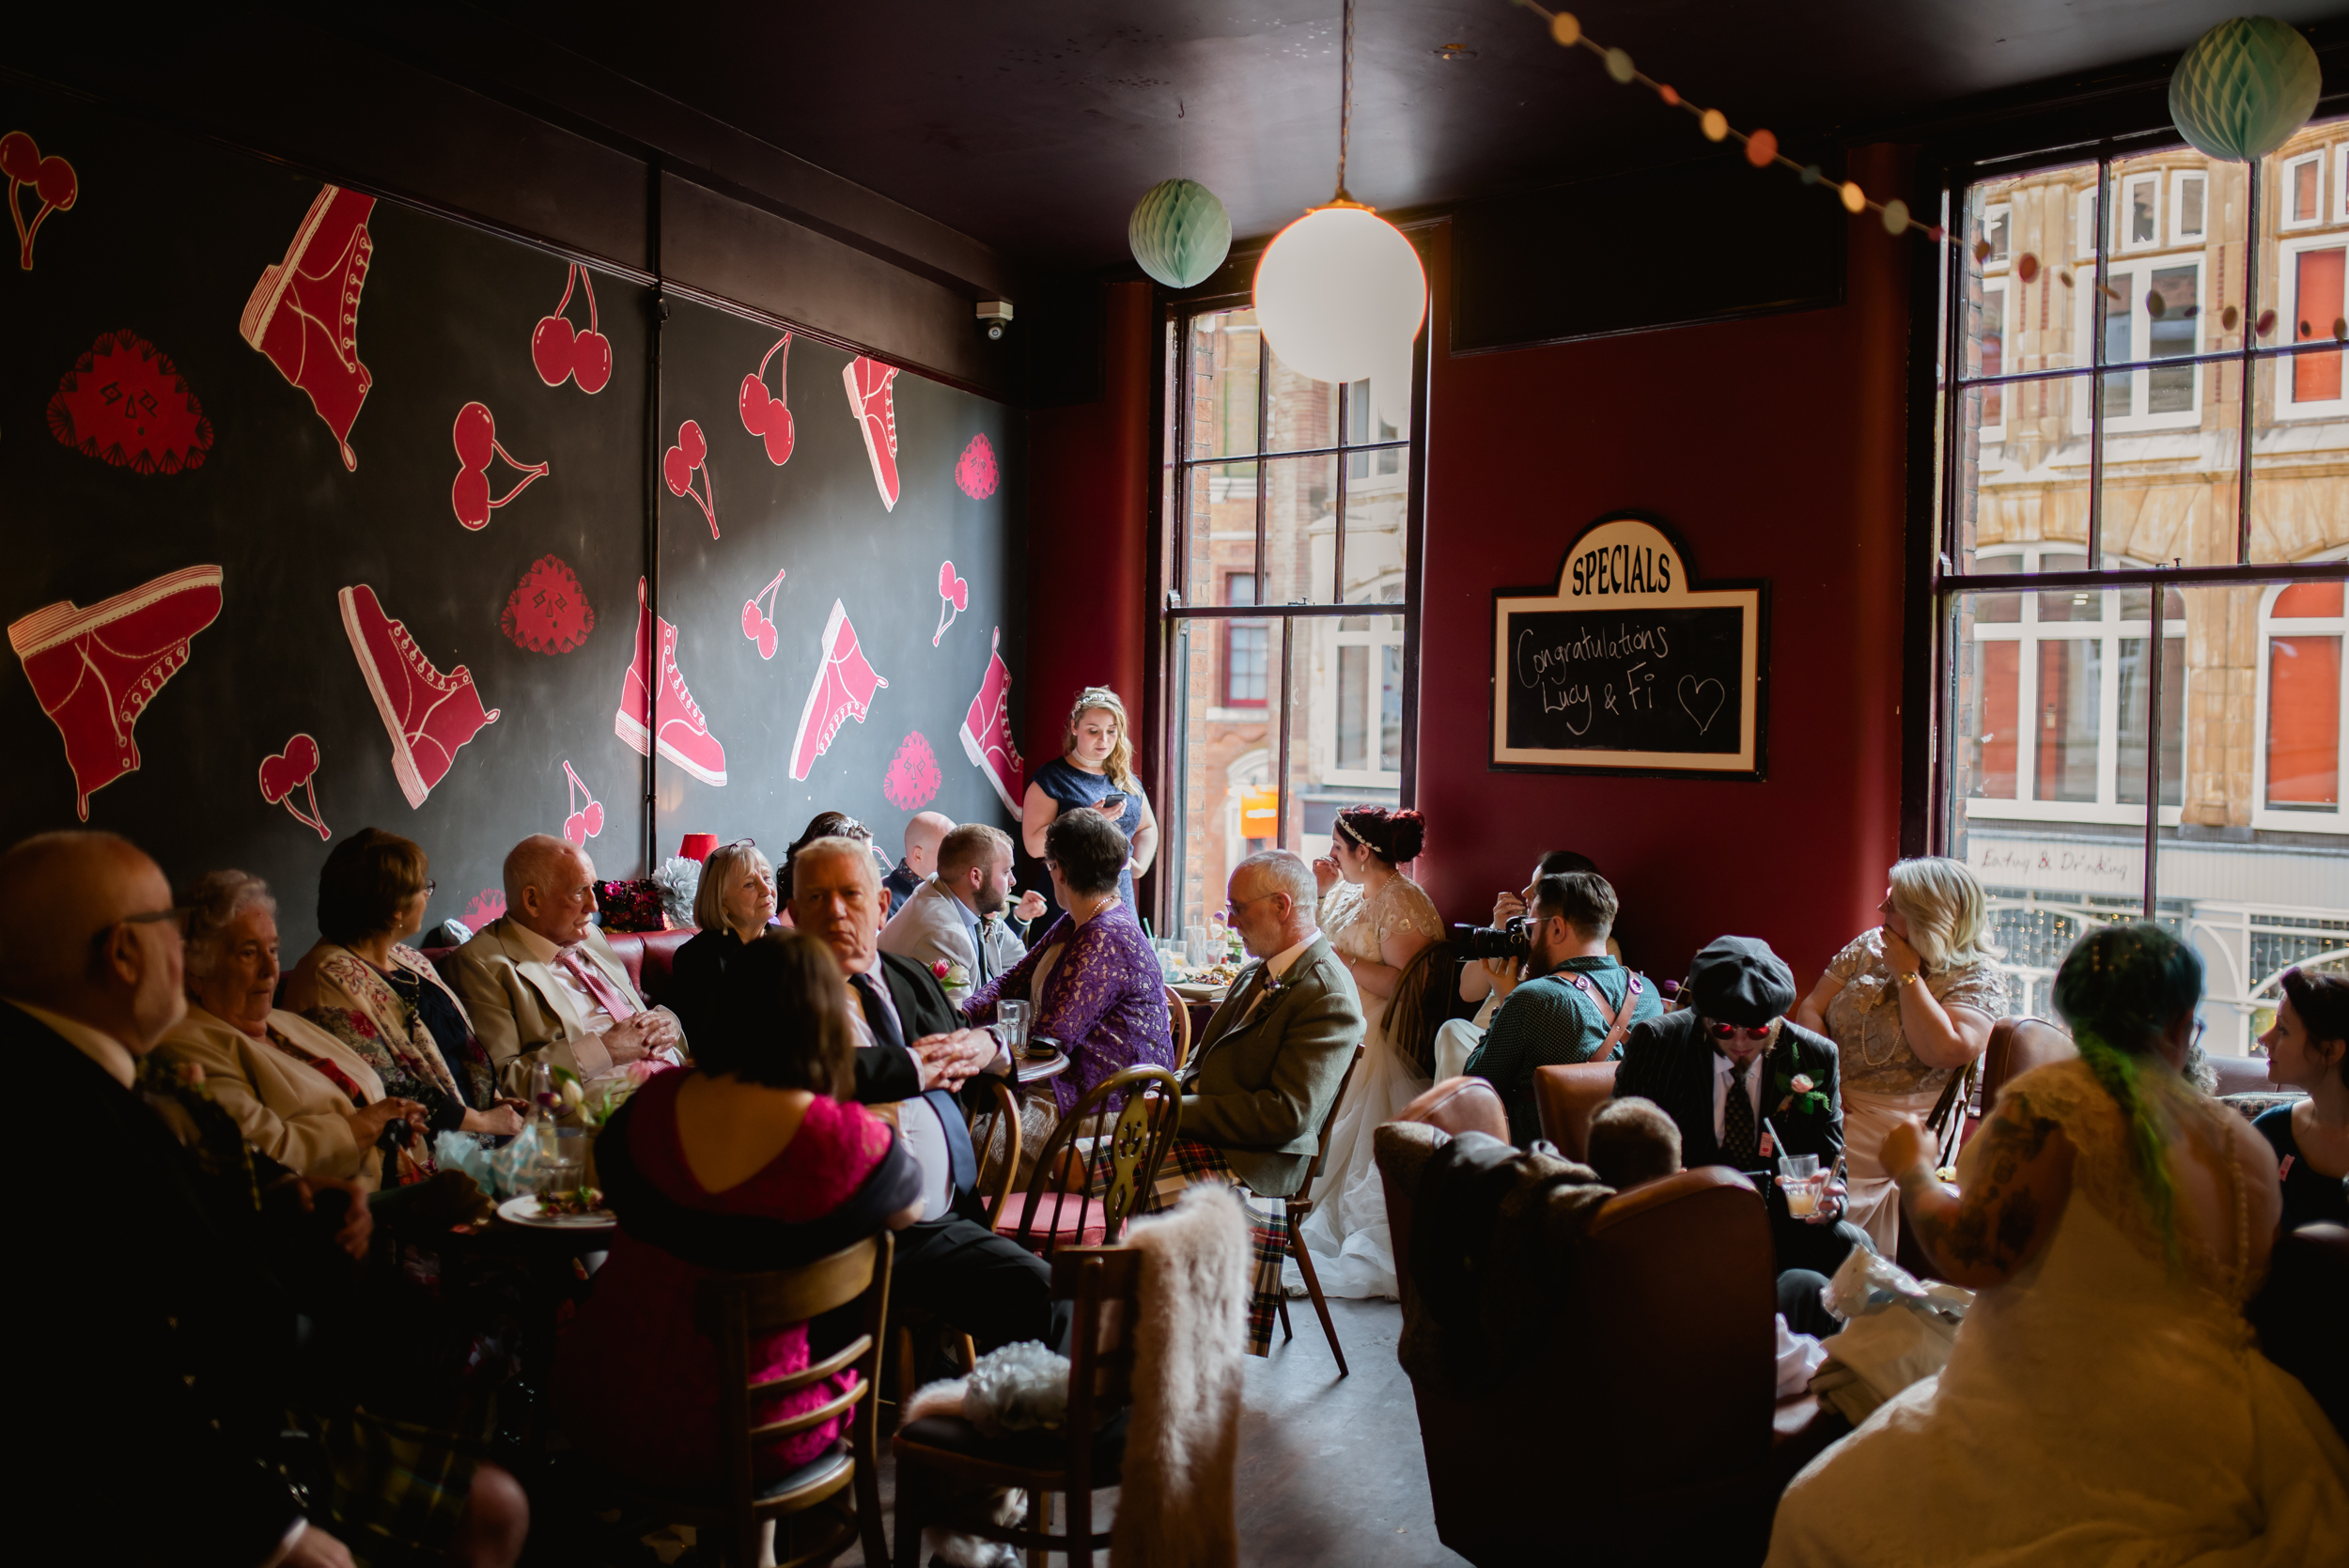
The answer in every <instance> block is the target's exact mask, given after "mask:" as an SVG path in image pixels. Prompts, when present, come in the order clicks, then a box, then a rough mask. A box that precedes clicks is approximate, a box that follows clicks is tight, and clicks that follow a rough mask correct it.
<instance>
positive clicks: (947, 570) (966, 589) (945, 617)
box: [930, 561, 971, 647]
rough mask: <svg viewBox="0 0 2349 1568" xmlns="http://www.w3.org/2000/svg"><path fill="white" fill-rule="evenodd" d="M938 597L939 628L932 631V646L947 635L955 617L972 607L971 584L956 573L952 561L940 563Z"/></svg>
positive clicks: (936, 644)
mask: <svg viewBox="0 0 2349 1568" xmlns="http://www.w3.org/2000/svg"><path fill="white" fill-rule="evenodd" d="M938 597H939V598H940V600H941V603H940V605H939V607H938V629H937V630H936V631H934V632H932V633H930V646H932V647H936V646H938V640H939V639H940V638H941V637H943V636H945V635H946V629H947V628H948V627H950V626H952V625H954V624H955V617H956V616H957V615H959V614H961V613H963V612H964V611H965V610H968V609H970V608H971V584H970V583H969V582H966V581H964V580H963V579H961V578H959V577H957V576H956V575H955V564H954V563H953V562H952V561H941V562H940V563H939V564H938Z"/></svg>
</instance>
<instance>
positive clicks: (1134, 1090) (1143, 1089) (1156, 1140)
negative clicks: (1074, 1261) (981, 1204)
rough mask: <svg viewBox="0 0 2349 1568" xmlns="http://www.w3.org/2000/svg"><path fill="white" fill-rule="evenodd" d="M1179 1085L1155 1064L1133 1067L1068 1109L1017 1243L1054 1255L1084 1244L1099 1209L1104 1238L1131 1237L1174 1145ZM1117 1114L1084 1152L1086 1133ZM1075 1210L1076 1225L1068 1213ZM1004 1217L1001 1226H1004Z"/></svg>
mask: <svg viewBox="0 0 2349 1568" xmlns="http://www.w3.org/2000/svg"><path fill="white" fill-rule="evenodd" d="M1182 1105H1183V1096H1182V1085H1181V1084H1180V1083H1179V1082H1178V1081H1176V1079H1175V1075H1174V1074H1173V1073H1170V1072H1168V1071H1167V1070H1166V1069H1165V1068H1164V1067H1161V1066H1159V1065H1157V1064H1155V1063H1147V1064H1143V1065H1140V1066H1133V1067H1128V1068H1126V1069H1125V1070H1124V1071H1122V1072H1118V1073H1113V1074H1112V1075H1111V1076H1110V1077H1108V1078H1105V1079H1102V1080H1101V1081H1100V1082H1098V1083H1097V1084H1095V1085H1094V1086H1093V1087H1092V1089H1090V1090H1089V1091H1087V1092H1086V1094H1085V1095H1084V1097H1083V1098H1082V1099H1080V1100H1079V1101H1078V1102H1077V1103H1076V1104H1075V1105H1073V1106H1071V1107H1070V1108H1069V1109H1068V1112H1067V1114H1066V1115H1064V1116H1063V1117H1062V1118H1061V1119H1060V1125H1059V1126H1055V1127H1054V1128H1053V1129H1052V1135H1051V1136H1050V1138H1048V1139H1046V1140H1045V1141H1044V1147H1043V1149H1042V1151H1041V1152H1039V1153H1038V1155H1037V1156H1036V1161H1035V1168H1034V1171H1033V1172H1031V1173H1030V1175H1029V1177H1028V1190H1027V1192H1026V1194H1025V1201H1024V1202H1023V1203H1019V1204H1018V1205H1017V1207H1018V1209H1019V1222H1018V1225H1017V1227H1016V1228H1015V1229H1013V1230H1012V1232H1011V1233H1010V1234H1011V1235H1012V1239H1013V1240H1015V1241H1017V1242H1018V1243H1019V1245H1020V1246H1021V1247H1024V1248H1026V1249H1027V1250H1030V1251H1032V1252H1038V1253H1041V1254H1042V1255H1043V1256H1046V1257H1050V1256H1051V1255H1052V1253H1053V1252H1054V1251H1056V1250H1059V1249H1060V1248H1063V1247H1066V1246H1070V1245H1074V1244H1077V1243H1080V1242H1082V1241H1083V1240H1084V1239H1085V1233H1086V1232H1087V1231H1088V1230H1090V1229H1092V1228H1094V1225H1095V1219H1094V1215H1095V1213H1096V1211H1098V1214H1099V1220H1098V1227H1099V1235H1100V1240H1101V1241H1103V1242H1105V1243H1112V1242H1115V1241H1117V1240H1118V1239H1119V1238H1121V1237H1122V1236H1124V1235H1125V1234H1126V1224H1127V1221H1128V1220H1129V1219H1132V1218H1133V1216H1134V1214H1135V1212H1136V1211H1137V1210H1138V1209H1139V1208H1140V1207H1141V1206H1142V1204H1143V1203H1144V1202H1146V1201H1147V1199H1148V1197H1149V1193H1150V1187H1151V1184H1152V1183H1153V1182H1155V1181H1156V1180H1157V1179H1158V1173H1159V1165H1160V1164H1162V1163H1163V1162H1164V1161H1165V1158H1166V1151H1167V1150H1168V1149H1169V1148H1171V1147H1172V1146H1173V1145H1174V1142H1175V1124H1176V1122H1177V1121H1178V1120H1179V1119H1180V1117H1181V1115H1182ZM1112 1107H1113V1108H1114V1109H1115V1115H1114V1118H1113V1120H1112V1122H1111V1125H1110V1126H1109V1129H1108V1130H1107V1131H1106V1132H1104V1133H1102V1134H1100V1135H1098V1136H1097V1137H1095V1138H1093V1140H1092V1146H1091V1147H1090V1148H1088V1149H1084V1150H1082V1151H1080V1150H1079V1149H1078V1147H1077V1144H1078V1141H1079V1139H1080V1138H1081V1137H1082V1136H1083V1135H1084V1128H1085V1127H1087V1126H1092V1125H1095V1123H1096V1122H1097V1119H1098V1118H1100V1117H1101V1116H1103V1115H1105V1114H1107V1113H1109V1111H1110V1110H1111V1109H1112ZM1072 1207H1073V1208H1074V1209H1075V1211H1076V1217H1075V1221H1074V1223H1073V1224H1072V1223H1071V1222H1070V1219H1069V1210H1070V1209H1071V1208H1072ZM997 1229H999V1230H1001V1229H1003V1223H1002V1221H1001V1220H1000V1219H999V1220H998V1222H997Z"/></svg>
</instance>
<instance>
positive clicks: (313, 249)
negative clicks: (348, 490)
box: [237, 185, 375, 473]
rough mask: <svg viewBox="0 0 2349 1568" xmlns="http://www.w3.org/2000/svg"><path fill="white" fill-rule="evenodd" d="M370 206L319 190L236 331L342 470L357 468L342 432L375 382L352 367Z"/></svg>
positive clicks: (368, 258)
mask: <svg viewBox="0 0 2349 1568" xmlns="http://www.w3.org/2000/svg"><path fill="white" fill-rule="evenodd" d="M374 210H375V198H374V197H373V196H363V195H360V194H358V193H357V192H355V191H346V190H344V189H342V188H341V187H340V186H337V185H328V186H325V187H323V188H321V189H320V190H319V194H318V199H317V200H316V201H313V202H312V203H311V204H310V210H309V211H308V212H307V213H305V214H304V215H303V220H302V225H301V226H300V227H299V228H297V229H295V230H294V237H293V242H292V243H290V244H288V246H287V247H286V258H285V259H284V260H283V261H280V262H278V263H276V264H275V265H273V266H270V267H265V268H263V269H262V270H261V281H260V282H258V283H257V284H255V285H254V286H253V294H252V297H251V298H249V299H247V300H246V301H245V303H244V315H243V317H242V318H241V320H239V322H238V323H237V330H238V332H240V333H241V334H243V337H244V340H245V341H246V342H247V343H249V344H251V345H252V346H253V347H254V348H256V349H259V350H260V351H261V352H262V353H264V354H266V355H268V356H269V362H270V363H271V364H272V365H275V366H277V373H278V374H279V375H281V376H283V377H285V378H286V380H289V381H291V382H292V383H293V384H294V385H296V386H298V387H300V388H301V389H302V390H303V392H305V393H307V394H308V395H309V398H310V406H311V407H312V408H314V409H316V410H318V414H319V418H320V419H323V420H324V421H326V427H327V428H328V429H330V430H332V431H334V439H335V440H336V441H337V442H340V443H341V444H342V451H343V467H345V468H347V469H350V470H351V471H353V472H354V473H355V472H356V471H357V470H358V467H359V454H358V453H356V452H354V451H352V450H351V448H350V427H351V426H353V425H355V424H357V423H358V420H359V409H360V405H362V404H363V403H365V402H366V400H367V389H368V388H369V387H371V386H373V385H374V384H375V378H374V377H373V376H371V375H369V374H368V373H367V367H366V365H362V364H360V363H359V291H360V290H361V289H362V288H364V287H366V282H367V268H368V266H369V265H370V264H371V263H372V262H373V260H374V257H375V241H374V240H373V238H372V237H370V236H369V235H368V233H367V215H368V214H369V213H371V212H373V211H374Z"/></svg>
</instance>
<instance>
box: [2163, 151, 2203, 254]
mask: <svg viewBox="0 0 2349 1568" xmlns="http://www.w3.org/2000/svg"><path fill="white" fill-rule="evenodd" d="M2189 185H2199V186H2201V201H2199V202H2197V203H2194V204H2192V205H2194V206H2196V207H2198V208H2199V209H2200V210H2201V222H2200V223H2199V224H2198V225H2196V226H2195V227H2193V228H2188V227H2186V208H2187V206H2188V203H2187V201H2186V187H2187V186H2189ZM2170 214H2171V219H2170V243H2171V244H2173V245H2199V244H2201V243H2202V241H2204V239H2205V238H2206V237H2207V236H2208V235H2209V233H2210V177H2209V176H2208V175H2206V174H2204V173H2203V172H2201V170H2200V169H2173V170H2171V171H2170Z"/></svg>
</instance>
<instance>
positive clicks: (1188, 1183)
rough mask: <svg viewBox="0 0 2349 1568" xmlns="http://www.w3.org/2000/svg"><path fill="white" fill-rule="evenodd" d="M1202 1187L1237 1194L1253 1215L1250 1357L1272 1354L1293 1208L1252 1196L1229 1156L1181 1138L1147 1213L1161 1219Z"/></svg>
mask: <svg viewBox="0 0 2349 1568" xmlns="http://www.w3.org/2000/svg"><path fill="white" fill-rule="evenodd" d="M1199 1182H1220V1183H1221V1184H1222V1185H1224V1186H1225V1187H1228V1188H1231V1189H1232V1192H1233V1195H1234V1196H1235V1197H1237V1198H1238V1199H1239V1202H1240V1206H1241V1207H1242V1208H1244V1209H1246V1210H1247V1211H1248V1239H1249V1244H1250V1250H1251V1253H1252V1267H1251V1269H1250V1276H1251V1278H1250V1281H1249V1292H1248V1354H1250V1355H1251V1356H1268V1355H1270V1354H1271V1353H1272V1320H1273V1317H1274V1316H1275V1315H1276V1314H1277V1313H1278V1312H1279V1311H1280V1306H1281V1265H1283V1263H1285V1262H1286V1261H1287V1259H1288V1247H1289V1212H1288V1211H1289V1204H1288V1200H1287V1199H1285V1198H1264V1197H1259V1196H1258V1195H1257V1194H1255V1193H1253V1192H1251V1191H1250V1190H1249V1189H1248V1187H1247V1184H1245V1183H1244V1182H1242V1181H1241V1180H1240V1179H1239V1178H1238V1177H1237V1176H1236V1175H1234V1174H1233V1173H1232V1168H1231V1166H1230V1164H1229V1163H1227V1162H1226V1161H1225V1159H1224V1157H1223V1151H1222V1150H1221V1149H1218V1148H1216V1147H1214V1146H1213V1145H1211V1144H1206V1143H1201V1142H1198V1141H1194V1140H1191V1139H1188V1138H1178V1139H1176V1140H1175V1141H1174V1143H1173V1144H1171V1145H1170V1146H1169V1147H1168V1149H1167V1151H1166V1158H1165V1160H1164V1161H1163V1162H1162V1163H1161V1164H1160V1165H1159V1174H1158V1179H1157V1180H1156V1181H1154V1182H1152V1183H1151V1187H1150V1195H1149V1197H1148V1198H1147V1199H1146V1200H1144V1202H1143V1204H1142V1208H1143V1212H1144V1213H1148V1214H1156V1213H1158V1212H1159V1211H1160V1210H1161V1209H1169V1208H1172V1207H1174V1206H1175V1202H1176V1201H1177V1200H1178V1199H1180V1198H1181V1197H1182V1195H1183V1193H1184V1192H1185V1190H1187V1189H1188V1188H1190V1187H1192V1186H1193V1185H1195V1184H1197V1183H1199Z"/></svg>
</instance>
